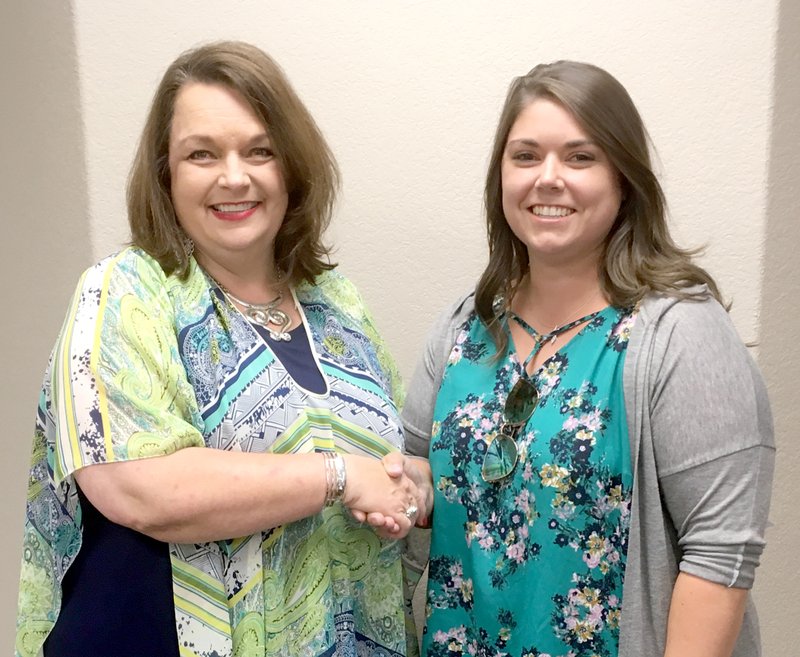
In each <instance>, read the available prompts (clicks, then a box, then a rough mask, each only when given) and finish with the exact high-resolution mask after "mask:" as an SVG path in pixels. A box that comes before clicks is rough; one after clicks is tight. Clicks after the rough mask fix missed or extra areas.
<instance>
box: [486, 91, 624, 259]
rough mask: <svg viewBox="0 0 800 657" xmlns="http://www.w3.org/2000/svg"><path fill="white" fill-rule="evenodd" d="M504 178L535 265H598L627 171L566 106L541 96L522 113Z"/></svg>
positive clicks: (511, 220) (514, 219) (508, 203)
mask: <svg viewBox="0 0 800 657" xmlns="http://www.w3.org/2000/svg"><path fill="white" fill-rule="evenodd" d="M501 179H502V198H503V212H504V214H505V217H506V221H507V222H508V225H509V226H510V227H511V230H512V231H513V232H514V234H515V235H516V236H517V238H518V239H519V240H521V241H522V242H523V244H525V246H526V247H527V249H528V254H529V256H530V262H531V264H532V266H535V265H536V264H537V263H547V264H550V265H567V264H570V265H571V264H591V265H596V264H597V262H598V261H599V258H600V257H601V255H602V252H603V244H604V242H605V240H606V237H607V236H608V233H609V231H610V230H611V227H612V226H613V224H614V220H615V219H616V217H617V213H618V211H619V207H620V203H621V202H622V193H621V190H620V185H619V176H618V174H617V172H616V170H615V169H614V167H613V165H612V164H611V162H610V161H609V160H608V157H607V156H606V154H605V153H604V152H603V150H602V149H601V148H600V147H599V146H598V145H596V144H594V143H592V141H591V139H590V138H589V136H588V135H587V134H586V132H585V131H584V130H583V128H582V127H581V126H580V125H579V124H578V123H577V122H576V121H575V119H574V118H573V116H572V115H571V114H570V113H569V112H567V111H566V110H565V109H564V108H563V107H562V106H561V105H559V104H558V103H555V102H553V101H551V100H547V99H544V98H538V99H536V100H534V101H532V102H531V103H529V104H528V105H527V106H526V107H525V108H524V109H523V110H522V111H521V112H520V113H519V115H518V116H517V119H516V121H515V122H514V124H513V125H512V126H511V130H510V131H509V134H508V139H507V140H506V147H505V152H504V153H503V160H502V164H501Z"/></svg>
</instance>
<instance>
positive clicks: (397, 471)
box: [381, 452, 406, 479]
mask: <svg viewBox="0 0 800 657" xmlns="http://www.w3.org/2000/svg"><path fill="white" fill-rule="evenodd" d="M381 460H382V461H383V468H384V470H386V474H388V475H389V476H390V477H392V478H394V479H396V478H397V477H400V476H402V475H403V473H404V472H405V469H406V463H405V462H406V457H405V456H404V455H403V454H402V453H401V452H389V453H388V454H387V455H386V456H384V457H383V459H381Z"/></svg>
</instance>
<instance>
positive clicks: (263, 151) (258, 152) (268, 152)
mask: <svg viewBox="0 0 800 657" xmlns="http://www.w3.org/2000/svg"><path fill="white" fill-rule="evenodd" d="M274 156H275V153H273V151H272V149H271V148H269V147H267V146H257V147H256V148H252V149H250V157H253V158H256V159H258V160H269V159H271V158H272V157H274Z"/></svg>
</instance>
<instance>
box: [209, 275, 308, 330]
mask: <svg viewBox="0 0 800 657" xmlns="http://www.w3.org/2000/svg"><path fill="white" fill-rule="evenodd" d="M216 283H217V285H219V289H220V290H222V292H223V294H224V295H225V296H226V297H228V300H229V301H235V302H236V303H238V304H239V305H240V306H242V308H244V314H245V315H246V316H247V318H248V319H249V320H250V321H252V322H253V323H254V324H258V325H259V326H263V327H264V328H265V329H267V331H269V337H271V338H272V339H273V340H282V341H284V342H289V341H290V340H291V339H292V335H291V333H289V329H291V328H292V318H291V317H289V314H288V313H286V312H285V311H283V310H281V309H280V308H278V306H279V305H280V304H281V301H283V291H281V292H278V296H277V297H275V298H274V299H273V300H272V301H270V302H268V303H263V304H262V303H247V301H242V300H241V299H238V298H236V297H235V296H233V295H232V294H231V293H230V290H228V288H226V287H225V286H224V285H222V283H220V282H219V281H216ZM270 324H274V325H275V326H276V327H277V328H274V329H273V328H271V327H270Z"/></svg>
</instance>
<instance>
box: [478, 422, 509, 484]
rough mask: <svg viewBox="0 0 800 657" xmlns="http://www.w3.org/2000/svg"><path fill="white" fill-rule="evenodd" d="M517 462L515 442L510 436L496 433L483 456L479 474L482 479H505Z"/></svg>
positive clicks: (492, 480)
mask: <svg viewBox="0 0 800 657" xmlns="http://www.w3.org/2000/svg"><path fill="white" fill-rule="evenodd" d="M516 464H517V443H516V442H515V441H514V439H513V438H512V437H511V436H508V435H506V434H504V433H498V434H497V437H496V438H495V439H494V440H493V441H492V442H491V443H489V445H488V447H487V448H486V454H485V455H484V457H483V467H482V468H481V475H482V476H483V480H484V481H488V482H490V483H491V482H494V481H500V480H501V479H505V478H506V477H507V476H508V475H510V474H511V473H512V472H513V470H514V466H515V465H516Z"/></svg>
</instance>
